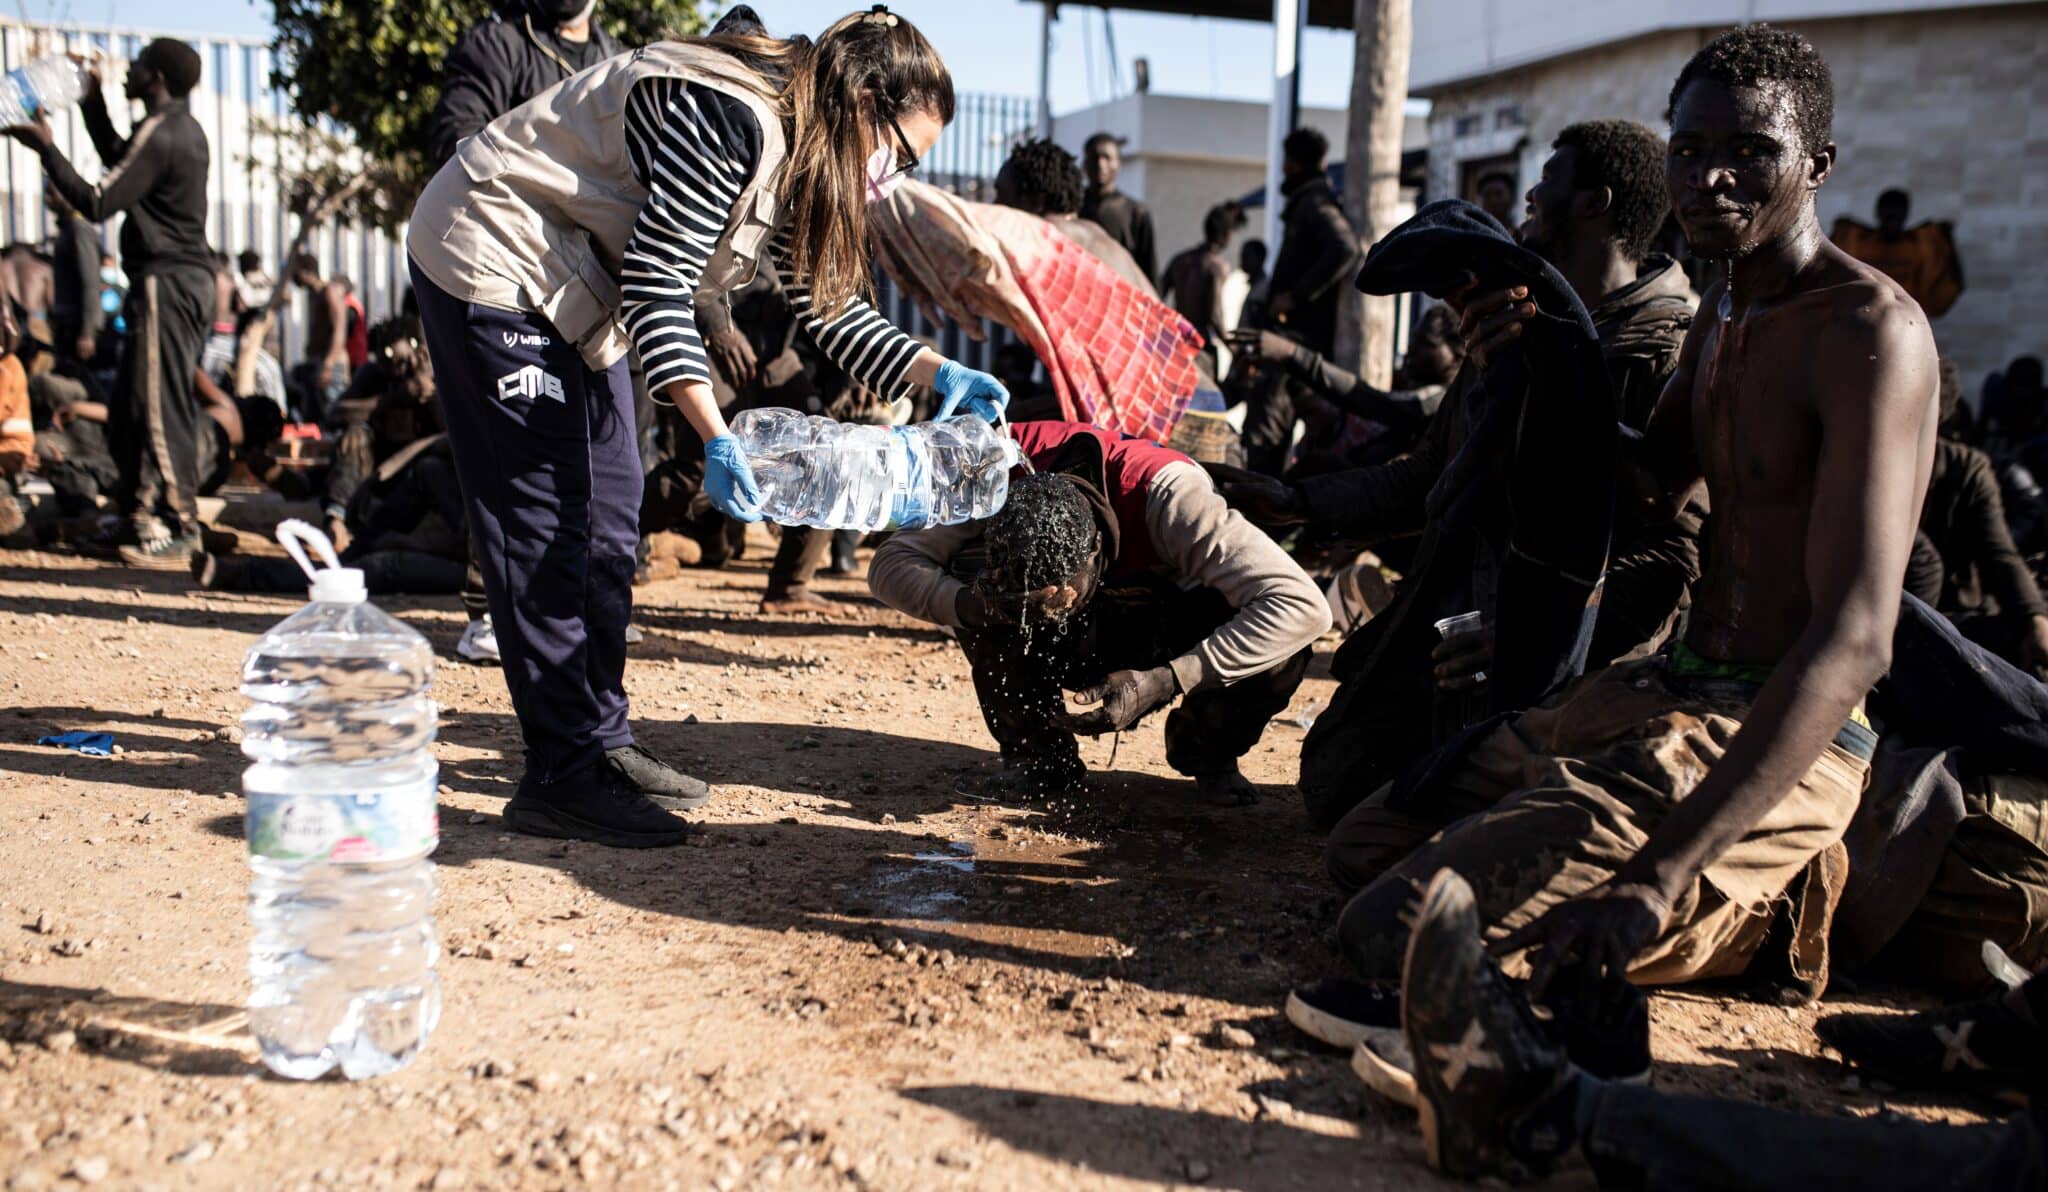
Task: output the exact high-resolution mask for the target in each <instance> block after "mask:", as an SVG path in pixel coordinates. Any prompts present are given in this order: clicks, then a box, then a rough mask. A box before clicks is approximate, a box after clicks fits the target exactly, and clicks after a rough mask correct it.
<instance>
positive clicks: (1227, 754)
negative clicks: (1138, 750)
mask: <svg viewBox="0 0 2048 1192" xmlns="http://www.w3.org/2000/svg"><path fill="white" fill-rule="evenodd" d="M1011 434H1012V436H1013V437H1014V438H1015V439H1016V441H1017V445H1018V447H1019V448H1020V450H1021V452H1022V454H1023V456H1024V458H1025V459H1027V460H1028V461H1029V462H1030V465H1031V467H1032V469H1033V471H1032V473H1031V474H1029V475H1021V476H1014V477H1013V478H1012V480H1011V484H1010V494H1009V500H1008V502H1007V503H1006V504H1005V505H1004V507H1003V509H1002V510H1001V511H1000V512H999V513H997V514H996V515H995V516H994V517H991V518H988V519H986V520H983V521H971V522H967V523H964V524H961V525H957V526H945V527H941V528H937V529H930V530H919V531H914V532H910V533H901V534H897V535H895V536H893V537H891V538H890V539H889V541H888V542H886V543H884V544H883V545H882V547H881V548H880V549H879V550H877V551H876V552H875V558H874V562H873V564H872V565H871V566H870V568H869V572H868V585H869V587H870V588H871V589H872V590H873V591H874V593H875V595H876V596H877V597H879V598H880V599H881V600H882V602H883V603H885V604H887V605H889V606H890V607H892V608H895V609H897V610H898V611H900V612H903V613H906V614H908V615H910V616H913V617H916V618H918V619H919V620H923V621H929V622H932V623H934V624H938V625H944V626H946V627H948V628H950V629H952V630H954V631H955V633H956V635H957V637H958V639H959V641H960V645H961V648H962V649H964V650H965V651H966V653H967V657H968V661H969V663H970V664H971V665H972V667H973V672H974V690H975V694H976V696H977V697H978V698H979V699H980V701H981V709H982V716H983V718H984V719H985V720H986V721H987V723H988V728H989V732H990V734H991V735H993V736H994V737H995V739H996V743H997V745H998V746H999V747H1000V748H1001V750H1002V757H1003V764H1004V769H1005V772H1004V774H1003V775H1002V776H1001V777H999V778H998V779H997V780H996V783H995V786H996V788H997V789H998V790H1001V791H1004V792H1013V791H1014V792H1018V793H1027V794H1046V793H1061V792H1066V791H1072V790H1075V789H1077V788H1079V787H1080V786H1082V784H1083V782H1084V780H1085V779H1086V775H1087V770H1086V767H1085V766H1084V765H1083V764H1082V761H1081V755H1080V748H1079V745H1078V743H1077V742H1076V740H1075V737H1076V735H1077V734H1081V735H1088V736H1095V735H1099V734H1103V733H1110V732H1122V731H1124V730H1126V729H1130V728H1133V727H1135V726H1136V725H1137V724H1138V723H1139V722H1140V721H1141V720H1143V719H1144V718H1145V717H1146V716H1147V715H1149V714H1151V713H1153V712H1156V711H1159V710H1161V709H1164V708H1165V707H1167V705H1169V704H1171V703H1173V701H1174V699H1175V697H1177V696H1180V697H1184V698H1182V700H1181V704H1180V706H1179V707H1178V708H1176V709H1174V710H1173V712H1172V713H1171V714H1169V715H1168V716H1167V719H1166V759H1167V762H1168V764H1170V765H1172V766H1173V768H1174V769H1176V770H1178V771H1179V772H1181V773H1183V774H1186V775H1189V776H1191V777H1193V778H1194V779H1195V783H1196V788H1197V790H1198V791H1199V793H1200V794H1201V795H1202V796H1203V797H1204V798H1205V799H1207V800H1209V801H1212V802H1220V803H1248V802H1251V801H1253V800H1254V799H1255V798H1256V797H1257V792H1256V790H1255V789H1254V788H1253V786H1252V784H1251V783H1250V782H1249V781H1248V780H1247V779H1246V778H1245V776H1244V775H1243V774H1242V773H1241V772H1240V771H1239V769H1238V759H1239V758H1241V757H1243V756H1244V755H1245V754H1246V753H1249V752H1250V751H1251V749H1252V747H1253V746H1254V745H1256V744H1257V743H1258V741H1259V737H1260V735H1261V734H1262V733H1263V732H1264V731H1265V727H1266V722H1267V721H1269V720H1271V719H1272V718H1273V717H1274V716H1276V715H1278V714H1279V713H1280V712H1281V711H1283V710H1284V709H1285V708H1286V707H1287V704H1288V701H1289V700H1290V699H1292V698H1293V695H1294V692H1295V689H1296V688H1297V687H1299V686H1300V685H1301V680H1302V676H1303V675H1305V674H1306V673H1307V671H1308V664H1309V658H1310V654H1311V646H1312V645H1313V643H1314V642H1315V640H1316V639H1317V638H1318V637H1321V636H1322V635H1323V633H1324V632H1325V631H1327V630H1328V629H1329V627H1330V609H1329V605H1328V604H1327V603H1326V602H1325V601H1324V599H1323V596H1322V594H1321V593H1320V592H1319V591H1318V590H1317V589H1316V586H1315V584H1314V582H1313V581H1311V580H1310V579H1309V577H1308V576H1307V575H1306V574H1304V573H1303V572H1302V570H1301V568H1300V567H1299V566H1298V565H1297V564H1295V562H1294V561H1293V560H1292V559H1290V558H1288V557H1287V555H1286V553H1285V552H1283V551H1282V550H1281V549H1280V548H1279V546H1277V545H1276V544H1275V543H1274V542H1273V540H1272V539H1271V538H1268V537H1267V536H1266V535H1265V534H1264V533H1262V532H1260V531H1259V530H1258V529H1257V528H1256V527H1254V526H1253V525H1252V524H1251V523H1250V522H1247V521H1245V520H1244V519H1243V518H1242V517H1240V516H1239V515H1238V514H1236V513H1234V512H1232V511H1231V510H1230V508H1229V507H1228V506H1226V505H1225V504H1224V503H1223V499H1222V497H1220V496H1219V495H1218V494H1217V492H1216V489H1215V486H1214V485H1213V483H1212V482H1211V481H1210V479H1209V477H1208V474H1207V473H1206V472H1204V471H1203V470H1202V468H1201V466H1200V465H1198V464H1196V463H1195V462H1194V461H1192V460H1190V459H1188V458H1187V457H1186V456H1184V455H1182V454H1181V453H1179V452H1177V451H1173V450H1170V449H1168V448H1165V447H1161V446H1158V445H1157V444H1155V443H1151V442H1147V441H1145V440H1143V439H1135V438H1129V437H1126V436H1121V435H1117V434H1115V433H1113V432H1110V431H1105V430H1103V429H1101V428H1099V427H1095V426H1089V425H1085V424H1082V423H1073V422H1032V423H1022V424H1019V425H1016V426H1013V427H1012V428H1011ZM1063 691H1070V692H1074V693H1076V694H1075V696H1074V699H1075V702H1076V703H1078V704H1080V705H1082V709H1083V710H1082V711H1080V712H1079V713H1069V712H1068V711H1067V709H1066V707H1065V704H1064V702H1063V700H1062V698H1061V693H1062V692H1063Z"/></svg>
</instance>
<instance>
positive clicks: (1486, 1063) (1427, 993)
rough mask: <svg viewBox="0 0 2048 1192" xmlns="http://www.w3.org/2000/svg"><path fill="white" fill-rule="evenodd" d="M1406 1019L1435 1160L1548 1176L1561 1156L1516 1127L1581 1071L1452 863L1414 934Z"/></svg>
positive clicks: (1522, 1178)
mask: <svg viewBox="0 0 2048 1192" xmlns="http://www.w3.org/2000/svg"><path fill="white" fill-rule="evenodd" d="M1401 1017H1402V1026H1403V1027H1404V1028H1405V1030H1406V1032H1407V1035H1408V1047H1409V1050H1410V1051H1411V1052H1413V1053H1414V1057H1415V1090H1416V1094H1417V1101H1418V1103H1417V1105H1416V1111H1417V1113H1418V1114H1419V1115H1420V1117H1421V1121H1422V1141H1423V1147H1424V1150H1425V1151H1426V1152H1427V1154H1428V1157H1429V1165H1430V1166H1431V1167H1434V1168H1435V1169H1437V1170H1438V1171H1441V1172H1443V1173H1444V1174H1445V1175H1450V1176H1456V1177H1458V1178H1461V1179H1483V1178H1486V1177H1489V1176H1493V1177H1500V1178H1504V1179H1507V1180H1509V1181H1511V1182H1516V1183H1526V1182H1529V1181H1532V1180H1536V1179H1540V1178H1542V1177H1543V1176H1544V1175H1545V1174H1546V1173H1547V1172H1548V1171H1549V1170H1550V1167H1551V1164H1552V1162H1553V1161H1554V1160H1555V1159H1557V1158H1558V1157H1560V1156H1558V1155H1546V1154H1541V1153H1532V1152H1531V1151H1530V1150H1529V1149H1528V1148H1527V1147H1526V1146H1523V1145H1518V1140H1517V1132H1516V1125H1517V1123H1519V1122H1521V1121H1522V1120H1523V1119H1524V1118H1525V1117H1527V1116H1528V1115H1529V1114H1530V1113H1531V1112H1532V1111H1535V1110H1537V1109H1538V1108H1539V1107H1542V1106H1545V1105H1548V1104H1550V1103H1551V1102H1553V1101H1555V1100H1556V1099H1557V1098H1559V1097H1560V1096H1561V1095H1563V1094H1564V1092H1565V1091H1566V1090H1567V1089H1568V1088H1569V1087H1570V1086H1571V1085H1572V1083H1573V1082H1574V1080H1575V1079H1576V1077H1575V1075H1574V1073H1573V1071H1572V1068H1571V1065H1570V1064H1569V1063H1567V1062H1566V1060H1565V1056H1564V1050H1563V1049H1562V1048H1560V1047H1559V1046H1558V1045H1557V1044H1556V1043H1554V1042H1552V1041H1551V1038H1550V1034H1549V1032H1548V1031H1546V1030H1544V1029H1543V1026H1542V1024H1541V1023H1539V1022H1538V1021H1537V1020H1536V1016H1535V1015H1534V1014H1533V1013H1532V1012H1531V1011H1530V1008H1529V1004H1528V1002H1527V1001H1525V1000H1524V999H1523V997H1522V994H1521V992H1520V990H1518V989H1517V988H1516V987H1515V986H1514V985H1513V984H1511V983H1510V982H1509V981H1508V979H1507V978H1506V977H1505V976H1503V975H1502V973H1501V971H1500V966H1499V965H1497V964H1495V963H1494V960H1493V957H1492V956H1490V955H1488V954H1487V951H1486V943H1485V940H1484V938H1483V937H1482V935H1481V933H1480V927H1479V907H1478V903H1477V902H1476V901H1475V900H1474V899H1473V896H1472V887H1471V886H1469V885H1467V884H1466V883H1465V879H1463V878H1461V877H1459V876H1458V875H1457V874H1456V873H1454V872H1452V871H1451V870H1448V869H1443V870H1439V871H1437V875H1436V876H1435V877H1434V878H1432V879H1431V880H1430V883H1429V889H1428V890H1427V891H1426V892H1425V893H1424V894H1423V896H1422V908H1421V910H1420V911H1419V912H1418V914H1417V917H1416V921H1415V929H1414V931H1413V932H1412V933H1411V934H1410V935H1409V937H1408V954H1407V957H1406V959H1405V961H1404V963H1403V965H1402V970H1401Z"/></svg>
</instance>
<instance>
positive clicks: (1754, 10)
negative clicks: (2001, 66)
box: [1408, 0, 2032, 94]
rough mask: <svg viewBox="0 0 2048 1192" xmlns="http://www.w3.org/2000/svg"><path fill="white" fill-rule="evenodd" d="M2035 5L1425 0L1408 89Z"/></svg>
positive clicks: (1942, 0) (1989, 0) (1928, 0)
mask: <svg viewBox="0 0 2048 1192" xmlns="http://www.w3.org/2000/svg"><path fill="white" fill-rule="evenodd" d="M2031 2H2032V0H1516V2H1515V3H1511V4H1510V3H1503V2H1502V0H1427V2H1426V3H1420V4H1417V5H1416V6H1415V27H1414V48H1413V56H1412V59H1411V61H1410V65H1409V71H1408V86H1409V89H1410V90H1411V91H1413V92H1415V93H1416V94H1428V93H1430V92H1432V91H1434V90H1435V89H1436V88H1438V87H1442V86H1446V85H1448V84H1451V83H1457V82H1463V81H1469V80H1472V79H1475V78H1478V77H1480V76H1484V75H1490V74H1494V73H1497V72H1499V71H1503V70H1511V69H1514V68H1516V67H1521V66H1528V65H1530V64H1532V63H1536V62H1540V61H1543V60H1545V59H1548V58H1555V57H1558V56H1561V55H1564V54H1571V53H1575V52H1577V51H1580V50H1586V49H1591V48H1593V47H1595V46H1603V45H1611V44H1613V43H1615V42H1618V41H1625V40H1628V39H1630V38H1636V37H1643V36H1646V35H1648V34H1653V33H1668V32H1674V31H1682V30H1691V29H1702V28H1709V27H1717V26H1721V27H1725V26H1728V25H1739V24H1745V23H1748V22H1751V21H1773V22H1777V23H1780V24H1794V23H1803V22H1812V21H1824V20H1836V19H1842V18H1848V17H1859V16H1875V15H1885V14H1894V13H1926V14H1930V15H1933V14H1938V13H1940V12H1943V11H1945V10H1954V9H1962V8H1972V7H1983V6H1992V5H2000V4H2008V5H2020V4H2027V3H2031Z"/></svg>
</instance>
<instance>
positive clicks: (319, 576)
mask: <svg viewBox="0 0 2048 1192" xmlns="http://www.w3.org/2000/svg"><path fill="white" fill-rule="evenodd" d="M306 594H307V595H309V596H311V597H312V598H313V600H314V601H315V602H316V603H319V604H361V603H362V602H363V601H365V600H368V599H369V598H370V589H369V585H367V584H365V583H364V582H363V572H362V569H361V568H357V567H328V568H324V569H322V570H320V571H316V572H314V573H313V586H312V587H310V588H308V589H307V590H306Z"/></svg>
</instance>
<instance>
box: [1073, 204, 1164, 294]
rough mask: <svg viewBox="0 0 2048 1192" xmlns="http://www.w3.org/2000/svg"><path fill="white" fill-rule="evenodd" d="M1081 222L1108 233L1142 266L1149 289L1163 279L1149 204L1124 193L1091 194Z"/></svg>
mask: <svg viewBox="0 0 2048 1192" xmlns="http://www.w3.org/2000/svg"><path fill="white" fill-rule="evenodd" d="M1081 218H1082V219H1085V220H1089V221H1091V222H1093V223H1094V224H1096V225H1097V226H1099V227H1100V228H1101V229H1102V230H1103V231H1105V232H1108V233H1109V235H1110V238H1111V239H1113V240H1115V241H1116V242H1117V243H1118V244H1120V245H1122V246H1123V249H1124V251H1125V252H1128V253H1130V254H1131V259H1132V260H1134V261H1136V262H1137V263H1138V272H1139V273H1140V274H1142V275H1143V276H1144V278H1145V283H1146V284H1147V285H1151V284H1153V283H1154V282H1155V281H1156V280H1157V279H1158V277H1159V246H1158V238H1157V237H1156V236H1154V235H1153V233H1152V212H1151V210H1150V209H1149V208H1147V207H1146V206H1145V204H1143V203H1140V202H1139V201H1138V200H1136V199H1134V198H1132V197H1131V196H1129V195H1127V194H1125V193H1123V192H1122V191H1116V190H1113V191H1110V192H1109V193H1107V194H1104V193H1103V192H1101V191H1097V190H1091V191H1089V192H1088V193H1087V195H1086V196H1084V197H1083V198H1082V199H1081Z"/></svg>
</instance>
